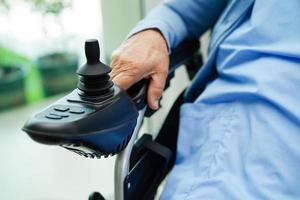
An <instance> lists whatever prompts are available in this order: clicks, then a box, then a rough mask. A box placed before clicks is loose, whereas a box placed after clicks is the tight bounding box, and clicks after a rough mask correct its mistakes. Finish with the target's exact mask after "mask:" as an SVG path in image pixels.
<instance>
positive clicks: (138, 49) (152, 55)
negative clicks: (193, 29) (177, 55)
mask: <svg viewBox="0 0 300 200" xmlns="http://www.w3.org/2000/svg"><path fill="white" fill-rule="evenodd" d="M168 66H169V55H168V48H167V45H166V41H165V39H164V38H163V36H162V35H161V33H160V32H159V31H157V30H154V29H150V30H145V31H142V32H139V33H137V34H135V35H134V36H132V37H130V38H129V39H128V40H127V41H126V42H124V43H123V44H122V45H121V46H120V47H119V48H118V49H116V50H115V51H114V53H113V56H112V62H111V67H112V71H111V73H110V76H111V79H112V81H113V82H114V83H115V84H116V85H118V86H119V87H121V88H123V89H124V90H126V89H128V88H129V87H130V86H132V85H133V84H134V83H136V82H138V81H139V80H141V79H143V78H149V79H150V81H149V88H148V92H147V102H148V105H149V106H150V108H151V109H154V110H156V109H158V100H159V98H160V97H161V95H162V92H163V89H164V87H165V82H166V78H167V74H168Z"/></svg>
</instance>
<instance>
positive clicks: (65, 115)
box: [50, 112, 69, 117]
mask: <svg viewBox="0 0 300 200" xmlns="http://www.w3.org/2000/svg"><path fill="white" fill-rule="evenodd" d="M50 115H56V116H60V117H69V115H68V114H67V113H62V112H50Z"/></svg>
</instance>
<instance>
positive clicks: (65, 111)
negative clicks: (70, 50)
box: [23, 39, 202, 200]
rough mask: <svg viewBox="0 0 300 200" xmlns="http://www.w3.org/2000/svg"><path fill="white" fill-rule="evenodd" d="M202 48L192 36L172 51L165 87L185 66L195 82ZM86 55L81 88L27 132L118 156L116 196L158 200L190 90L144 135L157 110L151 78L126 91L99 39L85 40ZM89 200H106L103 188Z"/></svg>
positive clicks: (92, 153) (97, 154)
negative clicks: (112, 75) (149, 95)
mask: <svg viewBox="0 0 300 200" xmlns="http://www.w3.org/2000/svg"><path fill="white" fill-rule="evenodd" d="M199 47H200V43H199V41H198V40H186V41H184V42H182V43H181V44H179V45H178V47H176V48H175V49H172V51H171V52H172V53H171V54H170V65H169V73H168V77H167V81H166V86H165V90H166V89H168V88H169V86H170V81H171V80H172V79H173V77H174V73H175V70H177V69H178V68H179V67H180V66H185V68H186V71H187V73H188V77H189V79H190V80H192V78H193V77H194V76H195V74H196V72H197V71H198V70H199V68H200V67H201V65H202V57H201V54H200V53H199ZM85 54H86V58H87V62H86V64H85V65H83V66H82V67H80V68H78V70H77V74H78V75H79V79H78V85H77V88H76V89H75V90H74V91H72V92H71V93H70V94H68V95H67V96H65V97H63V98H62V99H60V100H58V101H57V102H55V103H54V104H52V105H50V106H48V107H47V108H45V109H43V110H42V111H40V112H39V113H37V114H35V115H34V116H32V117H31V118H30V119H29V120H28V121H27V122H26V124H25V125H24V127H23V131H25V132H26V133H27V134H28V135H29V136H30V137H31V138H32V139H33V140H34V141H36V142H39V143H42V144H50V145H59V146H61V147H63V148H65V149H67V150H70V151H72V152H75V153H77V154H79V155H81V156H84V157H87V158H101V157H107V156H112V155H116V156H117V157H116V163H115V174H114V176H115V177H114V178H115V186H114V199H115V200H153V199H154V198H155V195H156V192H157V189H158V187H159V185H160V184H161V183H162V181H163V180H164V179H165V177H166V176H167V174H168V173H169V171H170V170H171V169H172V167H173V165H174V163H175V159H176V144H177V136H178V124H179V109H180V105H181V104H182V103H183V102H184V91H182V92H181V94H180V95H179V96H178V97H177V99H176V100H175V102H173V106H172V107H171V109H170V110H169V112H168V114H167V116H166V117H165V120H164V122H163V124H162V126H161V128H160V130H159V131H158V133H157V136H156V137H153V136H152V135H151V134H141V133H139V132H140V127H141V125H142V124H143V121H144V120H143V119H144V118H145V117H147V118H150V119H151V117H152V116H153V114H154V113H155V112H156V111H153V110H151V109H149V108H148V107H147V103H146V92H147V86H148V81H147V80H146V79H143V80H141V81H139V82H138V83H136V84H134V85H133V86H132V87H131V88H129V89H128V90H127V91H123V90H121V89H120V88H119V87H118V86H116V85H114V84H113V82H112V81H110V79H109V72H110V68H109V67H108V66H106V65H105V64H103V63H101V62H100V60H99V58H100V48H99V43H98V41H97V40H95V39H91V40H87V41H86V42H85ZM168 103H169V102H168ZM138 135H139V136H140V137H138ZM88 199H89V200H104V198H103V196H102V195H101V194H100V193H98V192H93V193H92V194H91V195H90V196H89V198H88Z"/></svg>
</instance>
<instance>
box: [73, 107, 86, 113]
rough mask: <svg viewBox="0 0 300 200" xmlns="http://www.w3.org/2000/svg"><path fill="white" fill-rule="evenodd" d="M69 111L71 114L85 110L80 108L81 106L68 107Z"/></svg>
mask: <svg viewBox="0 0 300 200" xmlns="http://www.w3.org/2000/svg"><path fill="white" fill-rule="evenodd" d="M70 113H73V114H83V113H85V110H84V109H82V108H74V107H73V108H71V109H70Z"/></svg>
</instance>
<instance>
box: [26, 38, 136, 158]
mask: <svg viewBox="0 0 300 200" xmlns="http://www.w3.org/2000/svg"><path fill="white" fill-rule="evenodd" d="M85 53H86V58H87V62H86V64H85V65H83V66H82V67H80V68H79V69H78V70H77V74H78V75H79V80H78V85H77V87H78V88H77V89H75V90H74V91H72V92H71V93H70V94H68V95H66V96H65V97H63V98H62V99H60V100H58V101H57V102H55V103H54V104H52V105H50V106H48V107H47V108H45V109H44V110H42V111H41V112H39V113H37V114H35V115H34V116H32V117H31V118H30V119H29V120H28V121H27V122H26V124H25V125H24V127H23V130H24V131H25V132H27V133H28V135H29V136H30V137H31V138H32V139H33V140H35V141H37V142H40V143H43V144H54V145H60V146H63V147H65V148H66V149H68V150H71V151H73V152H76V153H78V154H79V155H83V156H85V157H90V158H100V157H101V155H104V156H108V155H114V154H116V153H119V152H120V151H122V150H123V149H124V148H125V147H126V145H127V143H128V142H129V140H130V138H131V136H132V133H133V130H134V128H135V126H136V121H137V117H138V109H139V107H138V106H137V104H136V103H134V101H135V99H136V97H135V98H132V97H130V96H129V95H128V94H127V93H126V92H125V91H123V90H121V89H120V88H119V87H117V86H116V85H114V84H113V82H112V81H110V77H109V72H110V68H109V67H108V66H106V65H105V64H103V63H101V62H100V61H99V57H100V48H99V44H98V41H97V40H87V41H86V42H85Z"/></svg>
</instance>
